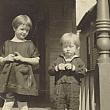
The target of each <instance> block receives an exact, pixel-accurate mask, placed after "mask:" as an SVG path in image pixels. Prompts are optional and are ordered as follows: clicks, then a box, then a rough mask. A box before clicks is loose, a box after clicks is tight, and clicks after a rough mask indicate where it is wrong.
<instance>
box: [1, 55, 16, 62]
mask: <svg viewBox="0 0 110 110" xmlns="http://www.w3.org/2000/svg"><path fill="white" fill-rule="evenodd" d="M14 56H15V55H14V54H9V55H8V56H6V57H0V63H4V62H7V61H11V62H12V61H14Z"/></svg>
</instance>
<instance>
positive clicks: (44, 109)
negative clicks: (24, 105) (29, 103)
mask: <svg viewBox="0 0 110 110" xmlns="http://www.w3.org/2000/svg"><path fill="white" fill-rule="evenodd" d="M0 110H2V108H0ZM13 110H19V109H18V108H13ZM29 110H50V108H29Z"/></svg>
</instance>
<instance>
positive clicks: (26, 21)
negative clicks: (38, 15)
mask: <svg viewBox="0 0 110 110" xmlns="http://www.w3.org/2000/svg"><path fill="white" fill-rule="evenodd" d="M20 25H27V26H29V27H30V28H32V21H31V19H30V17H29V16H27V15H18V16H17V17H15V18H14V19H13V21H12V27H13V28H14V29H17V28H18V26H20Z"/></svg>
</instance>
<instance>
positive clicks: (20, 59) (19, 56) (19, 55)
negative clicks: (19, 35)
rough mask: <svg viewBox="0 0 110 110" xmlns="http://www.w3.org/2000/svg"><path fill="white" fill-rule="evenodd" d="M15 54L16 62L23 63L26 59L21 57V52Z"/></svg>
mask: <svg viewBox="0 0 110 110" xmlns="http://www.w3.org/2000/svg"><path fill="white" fill-rule="evenodd" d="M14 54H15V56H14V60H16V61H22V60H23V58H24V57H23V56H21V54H20V53H19V52H15V53H14Z"/></svg>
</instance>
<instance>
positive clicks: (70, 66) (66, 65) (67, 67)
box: [65, 63, 75, 71]
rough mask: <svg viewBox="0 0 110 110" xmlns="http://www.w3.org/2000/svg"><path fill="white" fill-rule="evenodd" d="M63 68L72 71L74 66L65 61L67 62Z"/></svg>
mask: <svg viewBox="0 0 110 110" xmlns="http://www.w3.org/2000/svg"><path fill="white" fill-rule="evenodd" d="M65 68H66V70H72V71H75V66H74V65H72V64H71V63H67V64H65Z"/></svg>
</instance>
